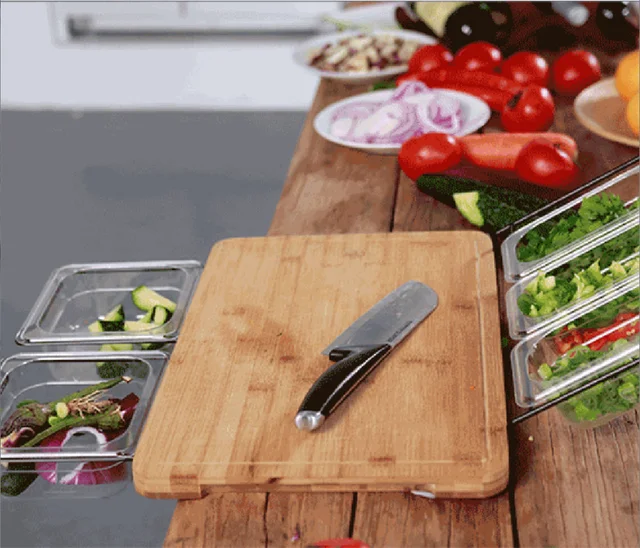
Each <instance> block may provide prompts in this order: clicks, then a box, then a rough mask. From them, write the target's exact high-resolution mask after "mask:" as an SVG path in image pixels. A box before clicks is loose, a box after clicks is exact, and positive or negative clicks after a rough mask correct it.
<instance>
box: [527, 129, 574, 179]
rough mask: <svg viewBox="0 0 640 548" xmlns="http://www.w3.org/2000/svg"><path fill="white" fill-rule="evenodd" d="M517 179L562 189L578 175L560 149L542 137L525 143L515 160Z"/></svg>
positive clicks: (568, 157)
mask: <svg viewBox="0 0 640 548" xmlns="http://www.w3.org/2000/svg"><path fill="white" fill-rule="evenodd" d="M516 173H517V175H518V177H520V178H521V179H522V180H524V181H527V182H528V183H533V184H534V185H539V186H544V187H548V188H562V187H565V186H567V185H569V184H571V183H572V182H573V181H574V180H575V178H576V177H577V175H578V167H577V166H576V164H575V163H574V162H573V160H572V159H571V157H570V156H569V155H568V154H567V153H566V152H565V151H564V150H562V149H561V148H559V147H557V146H555V145H554V144H553V143H552V142H551V141H548V140H547V139H545V138H543V137H539V138H537V139H533V140H532V141H530V142H529V143H527V144H526V145H525V146H524V147H523V148H522V150H521V151H520V154H518V158H517V159H516Z"/></svg>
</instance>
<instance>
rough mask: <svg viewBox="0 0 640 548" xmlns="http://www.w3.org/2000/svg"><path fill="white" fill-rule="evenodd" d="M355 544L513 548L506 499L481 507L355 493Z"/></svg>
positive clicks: (397, 547)
mask: <svg viewBox="0 0 640 548" xmlns="http://www.w3.org/2000/svg"><path fill="white" fill-rule="evenodd" d="M353 536H354V538H359V539H362V540H364V541H367V542H369V543H371V545H372V546H393V547H394V548H403V547H417V546H420V547H421V548H422V547H425V548H427V547H434V548H441V547H443V546H477V547H479V548H485V547H488V546H507V547H508V546H513V536H512V532H511V513H510V509H509V501H508V497H507V496H506V495H502V496H499V497H494V498H492V499H489V500H484V501H448V500H428V499H425V498H422V497H418V496H415V495H411V494H400V493H359V494H358V505H357V507H356V519H355V527H354V531H353Z"/></svg>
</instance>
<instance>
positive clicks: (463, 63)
mask: <svg viewBox="0 0 640 548" xmlns="http://www.w3.org/2000/svg"><path fill="white" fill-rule="evenodd" d="M501 62H502V53H500V50H499V49H498V48H497V47H495V46H494V45H493V44H490V43H489V42H472V43H471V44H467V45H466V46H464V47H463V48H462V49H460V50H458V52H457V53H456V55H455V57H454V58H453V66H454V67H458V68H461V69H464V70H480V71H483V72H493V71H494V70H495V69H497V68H498V67H499V66H500V63H501Z"/></svg>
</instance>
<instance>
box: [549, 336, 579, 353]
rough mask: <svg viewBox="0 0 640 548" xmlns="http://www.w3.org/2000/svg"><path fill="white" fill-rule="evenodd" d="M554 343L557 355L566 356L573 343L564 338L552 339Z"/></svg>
mask: <svg viewBox="0 0 640 548" xmlns="http://www.w3.org/2000/svg"><path fill="white" fill-rule="evenodd" d="M554 342H555V344H556V348H557V350H558V353H559V354H561V355H562V354H566V353H567V352H569V350H571V349H572V348H573V346H574V345H573V341H569V340H567V339H566V338H564V337H560V336H558V337H554Z"/></svg>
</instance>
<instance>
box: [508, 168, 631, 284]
mask: <svg viewBox="0 0 640 548" xmlns="http://www.w3.org/2000/svg"><path fill="white" fill-rule="evenodd" d="M639 174H640V166H639V165H638V163H637V162H635V163H634V164H632V165H630V166H629V167H627V168H626V169H624V170H622V171H620V172H615V173H613V174H612V175H610V176H608V177H605V178H604V180H603V182H602V183H600V184H598V185H597V186H595V187H594V188H592V189H591V190H589V191H588V192H586V193H584V194H583V195H581V196H578V197H577V198H574V199H572V200H570V201H569V202H567V203H566V204H564V205H562V206H559V207H558V208H556V209H554V210H552V211H550V212H549V213H546V214H545V215H542V216H541V217H539V218H537V219H534V220H533V221H531V222H529V223H528V224H526V225H525V226H523V227H520V228H519V229H517V230H516V231H515V232H513V233H512V234H510V235H509V236H508V237H507V238H506V239H505V240H504V241H503V242H502V245H501V254H502V263H503V269H504V275H505V279H506V280H507V282H512V283H513V282H517V281H519V280H521V279H524V278H527V277H530V276H532V275H535V274H536V273H537V272H538V271H540V270H543V271H546V272H548V271H550V270H553V269H554V268H555V267H556V266H559V265H561V264H562V263H563V262H565V261H567V260H569V257H570V256H571V255H572V254H574V253H575V252H576V250H582V251H583V252H584V251H587V250H589V249H592V248H594V247H597V246H598V245H600V244H601V243H603V242H604V241H606V240H607V239H608V238H610V237H612V236H613V235H615V234H620V233H622V232H624V231H625V230H628V229H629V228H630V227H631V226H633V225H634V224H635V223H637V222H638V216H639V215H640V212H639V210H638V209H637V208H636V209H630V208H631V207H632V206H637V201H638V190H637V188H638V186H637V181H638V175H639ZM634 180H635V181H636V184H635V185H630V184H629V183H630V182H633V181H634ZM629 189H632V190H629ZM605 192H606V193H608V194H615V195H618V196H620V198H621V199H622V200H623V202H624V203H625V205H626V206H627V208H629V209H630V211H629V212H628V213H627V214H626V215H623V216H622V217H618V218H617V219H614V220H613V221H611V222H609V223H607V224H605V225H603V226H601V227H599V228H597V229H595V230H593V231H592V232H589V233H587V234H585V235H584V236H582V237H581V238H580V239H578V240H575V241H573V242H571V243H569V244H567V245H565V246H564V247H561V248H560V249H557V250H555V251H552V252H551V253H549V254H547V255H546V256H545V257H541V258H539V259H536V260H532V261H527V262H524V261H520V260H519V259H518V248H519V247H520V246H521V245H523V240H524V239H525V237H526V235H527V234H528V233H529V232H530V231H531V230H533V229H534V228H537V227H539V226H540V225H543V224H544V223H548V222H550V223H553V222H555V221H558V220H560V218H561V217H562V216H563V215H565V214H566V213H569V212H570V210H572V209H576V208H578V207H579V206H580V204H581V203H582V201H583V200H584V199H585V198H587V197H590V196H595V195H599V194H602V193H605Z"/></svg>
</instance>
